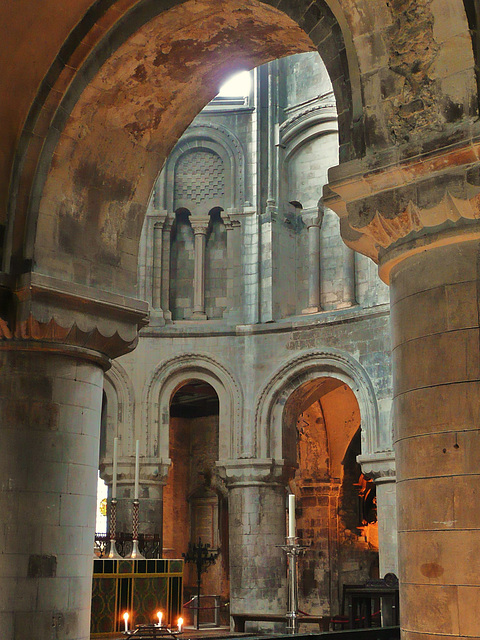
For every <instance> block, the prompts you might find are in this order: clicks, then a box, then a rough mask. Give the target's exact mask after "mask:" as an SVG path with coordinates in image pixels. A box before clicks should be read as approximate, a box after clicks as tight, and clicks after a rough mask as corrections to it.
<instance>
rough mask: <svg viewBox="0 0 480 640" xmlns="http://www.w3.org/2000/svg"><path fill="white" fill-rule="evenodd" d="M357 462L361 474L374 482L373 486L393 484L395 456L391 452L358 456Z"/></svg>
mask: <svg viewBox="0 0 480 640" xmlns="http://www.w3.org/2000/svg"><path fill="white" fill-rule="evenodd" d="M357 462H358V464H359V465H360V466H361V467H362V473H363V474H364V475H366V476H368V477H369V478H372V480H375V484H381V483H387V482H395V479H396V470H395V454H394V452H393V451H381V452H379V453H373V454H370V455H359V456H357Z"/></svg>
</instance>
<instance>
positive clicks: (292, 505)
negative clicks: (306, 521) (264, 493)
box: [288, 493, 295, 538]
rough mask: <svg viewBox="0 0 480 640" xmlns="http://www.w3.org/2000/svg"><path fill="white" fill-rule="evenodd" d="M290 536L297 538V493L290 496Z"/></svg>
mask: <svg viewBox="0 0 480 640" xmlns="http://www.w3.org/2000/svg"><path fill="white" fill-rule="evenodd" d="M288 537H289V538H295V495H294V494H293V493H290V494H289V496H288Z"/></svg>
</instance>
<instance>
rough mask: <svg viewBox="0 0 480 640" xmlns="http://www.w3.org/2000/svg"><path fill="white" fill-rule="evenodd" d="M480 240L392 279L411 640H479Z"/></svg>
mask: <svg viewBox="0 0 480 640" xmlns="http://www.w3.org/2000/svg"><path fill="white" fill-rule="evenodd" d="M478 256H479V244H478V242H477V241H473V240H472V241H469V242H463V243H458V244H450V245H446V246H437V247H436V248H430V249H428V250H424V251H422V252H421V253H417V254H416V255H412V256H410V257H408V258H405V259H404V260H403V261H402V262H400V263H399V264H397V265H396V266H394V267H393V269H392V273H391V295H392V307H391V309H392V332H393V364H394V371H395V386H394V411H395V425H396V427H397V434H396V444H395V449H396V460H397V501H398V536H399V565H400V580H401V626H402V628H403V636H402V637H403V638H404V640H414V639H415V640H427V639H428V640H432V639H433V638H440V637H441V638H442V639H443V640H445V638H452V637H455V638H457V637H470V638H478V637H479V635H480V634H479V624H478V605H479V603H480V554H479V553H478V549H479V546H480V510H479V508H478V495H479V494H480V470H479V465H478V460H479V458H480V435H479V433H480V432H479V429H478V425H479V422H480V358H479V321H478V306H477V305H478V294H477V287H478V274H477V268H478Z"/></svg>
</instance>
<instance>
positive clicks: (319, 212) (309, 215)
mask: <svg viewBox="0 0 480 640" xmlns="http://www.w3.org/2000/svg"><path fill="white" fill-rule="evenodd" d="M300 215H301V216H302V220H303V224H304V225H305V226H306V227H307V229H309V228H310V227H318V228H319V229H321V228H322V224H323V217H324V215H325V207H324V206H323V205H322V206H320V203H319V206H318V207H315V208H312V209H302V211H301V213H300Z"/></svg>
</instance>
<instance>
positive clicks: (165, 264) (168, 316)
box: [161, 217, 173, 323]
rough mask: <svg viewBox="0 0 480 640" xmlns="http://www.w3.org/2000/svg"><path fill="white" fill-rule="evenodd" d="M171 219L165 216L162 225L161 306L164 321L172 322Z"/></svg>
mask: <svg viewBox="0 0 480 640" xmlns="http://www.w3.org/2000/svg"><path fill="white" fill-rule="evenodd" d="M172 226H173V219H172V218H170V217H167V218H166V219H165V221H164V223H163V227H162V284H161V291H162V293H161V307H162V309H163V316H164V318H165V322H167V323H171V322H172V312H171V310H170V241H171V235H172Z"/></svg>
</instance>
